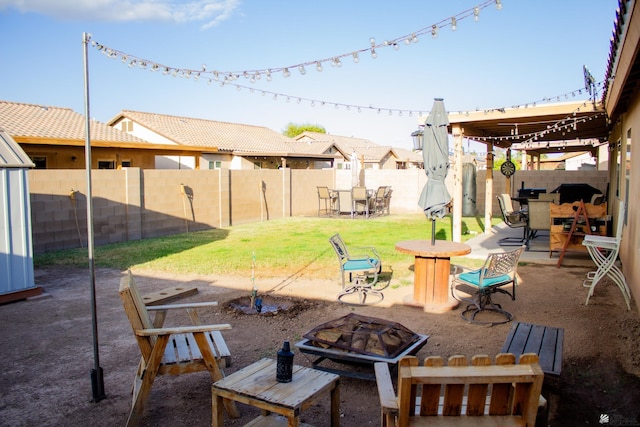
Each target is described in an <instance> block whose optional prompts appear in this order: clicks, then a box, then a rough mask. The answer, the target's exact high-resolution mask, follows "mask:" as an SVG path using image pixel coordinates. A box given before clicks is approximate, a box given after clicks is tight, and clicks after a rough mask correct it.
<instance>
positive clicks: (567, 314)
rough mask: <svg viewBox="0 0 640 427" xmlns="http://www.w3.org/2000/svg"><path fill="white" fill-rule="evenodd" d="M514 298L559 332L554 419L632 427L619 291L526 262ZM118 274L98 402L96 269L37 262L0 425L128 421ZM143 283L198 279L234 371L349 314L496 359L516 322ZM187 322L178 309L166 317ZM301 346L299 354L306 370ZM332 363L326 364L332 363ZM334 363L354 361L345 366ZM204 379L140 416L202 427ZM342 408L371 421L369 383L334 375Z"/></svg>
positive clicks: (106, 283)
mask: <svg viewBox="0 0 640 427" xmlns="http://www.w3.org/2000/svg"><path fill="white" fill-rule="evenodd" d="M519 272H520V275H521V277H522V282H521V285H520V286H519V288H518V295H517V299H516V301H513V302H512V301H510V300H508V298H502V299H501V302H503V303H504V304H503V305H504V307H505V308H506V309H507V310H509V311H511V312H512V313H514V314H515V320H516V321H522V322H530V323H538V324H544V325H549V326H555V327H561V328H564V329H565V341H564V365H563V366H564V368H563V372H562V376H561V378H560V382H559V384H558V385H557V386H555V387H554V386H545V388H544V390H543V395H545V397H546V398H547V399H548V401H549V405H550V413H549V417H548V423H549V425H552V426H572V425H585V424H592V425H593V424H598V423H601V424H602V423H604V418H603V419H601V417H604V416H608V417H609V418H608V420H609V422H608V424H607V425H640V404H638V402H640V352H638V337H639V335H640V317H639V316H638V313H637V311H636V310H635V309H634V308H632V310H631V311H627V310H626V307H625V305H624V302H623V299H622V296H621V294H620V292H619V291H618V289H617V288H616V287H615V286H614V285H612V284H611V283H601V284H599V285H598V286H597V288H596V292H595V295H594V296H593V297H592V299H591V301H590V303H589V305H587V306H585V305H584V300H585V297H586V289H585V288H583V287H582V280H583V278H584V276H585V273H586V272H587V269H586V268H584V267H562V268H556V267H555V266H539V265H526V266H522V267H520V268H519ZM122 274H123V273H122V272H121V271H116V270H110V269H98V270H97V271H96V286H97V305H98V338H99V343H100V344H99V347H98V348H99V365H100V367H102V369H103V370H104V386H105V393H106V398H105V399H104V400H102V401H100V402H97V403H95V402H92V401H91V398H92V392H91V382H90V371H91V369H92V368H93V367H94V351H93V346H92V327H91V305H90V278H89V272H88V271H87V270H77V269H69V268H51V269H47V270H37V271H36V283H37V285H39V286H42V288H43V290H44V294H43V295H42V296H40V297H36V298H31V299H28V300H24V301H17V302H13V303H9V304H5V305H2V306H0V329H1V331H2V335H1V338H0V356H1V357H0V360H2V361H3V368H2V369H1V370H0V425H3V426H81V425H91V426H94V427H97V426H114V425H123V424H124V423H125V421H126V419H127V415H128V412H129V409H130V404H131V402H130V392H131V385H132V381H133V377H134V371H135V369H136V365H137V362H138V359H139V357H140V356H139V351H138V348H137V345H136V343H135V340H134V337H133V335H132V332H131V329H130V326H129V323H128V321H127V319H126V316H125V314H124V311H123V309H122V305H121V302H120V299H119V296H118V285H119V282H120V278H121V276H122ZM134 274H135V276H136V278H137V283H138V284H139V287H140V288H141V290H142V291H143V292H144V293H148V292H152V291H157V290H160V289H164V288H167V287H170V286H175V285H195V286H197V287H198V289H199V293H198V294H197V295H194V296H191V297H188V298H187V299H185V301H208V300H216V301H218V302H219V306H218V307H217V308H215V309H209V310H203V311H202V312H201V318H202V319H203V321H204V322H206V323H230V324H231V325H232V328H233V329H232V330H230V331H226V332H225V333H224V336H225V339H226V341H227V344H228V346H229V348H230V350H231V352H232V366H231V367H230V368H227V369H226V373H227V374H228V373H231V372H234V371H235V370H237V369H240V368H242V367H244V366H247V365H249V364H251V363H253V362H255V361H257V360H258V359H260V358H262V357H275V355H276V352H277V350H278V349H279V348H280V347H281V345H282V342H283V341H284V340H290V341H291V342H292V343H295V342H297V341H298V340H300V339H302V336H303V335H304V334H305V333H306V332H307V331H309V330H310V329H312V328H313V327H315V326H317V325H319V324H320V323H324V322H326V321H329V320H333V319H336V318H338V317H341V316H343V315H346V314H348V313H352V312H353V313H359V314H363V315H367V316H373V317H378V318H384V319H388V320H392V321H396V322H399V323H401V324H402V325H404V326H406V327H407V328H409V329H411V330H413V331H414V332H417V333H420V334H427V335H429V340H428V342H427V344H426V345H425V346H424V347H423V348H422V349H421V350H420V352H419V353H418V357H419V358H420V359H421V360H422V359H423V358H424V357H426V356H429V355H441V356H444V357H448V356H451V355H454V354H463V355H467V356H472V355H474V354H488V355H491V356H495V354H497V353H498V352H499V350H500V348H501V346H502V343H503V342H504V339H505V337H506V336H507V333H508V331H509V329H510V328H511V324H504V325H496V326H494V327H483V326H478V325H472V324H468V323H466V322H464V321H463V320H462V319H461V318H460V309H457V310H454V311H451V312H447V313H444V314H429V313H424V312H423V311H422V310H421V309H417V308H415V307H408V306H406V305H404V304H402V300H403V295H406V294H411V292H412V288H411V286H395V285H394V284H393V282H391V286H389V287H388V288H387V289H385V291H384V292H385V300H384V301H383V303H381V304H378V305H375V306H365V307H353V306H347V305H344V304H341V303H339V302H337V301H336V300H335V296H336V295H337V293H338V291H339V290H340V288H339V284H338V282H337V281H322V280H312V279H306V278H305V277H304V274H298V275H296V276H292V277H286V278H275V279H274V278H270V279H261V278H257V279H256V284H257V286H258V288H259V292H260V293H261V295H265V296H270V297H278V298H281V299H282V300H283V301H284V300H286V301H291V302H292V303H295V304H296V308H295V309H291V310H289V311H287V312H286V313H280V314H278V315H275V316H266V315H248V314H239V313H238V312H236V311H233V310H230V309H229V308H228V303H229V302H230V301H232V300H234V299H237V298H239V297H246V296H247V295H248V294H249V291H250V289H251V281H250V279H248V278H239V277H184V276H182V277H177V276H169V275H166V274H159V273H155V272H149V271H134ZM186 321H187V318H186V316H183V317H178V316H177V315H176V316H173V317H170V318H168V319H167V325H178V324H180V323H185V322H186ZM294 350H295V353H296V354H295V359H294V362H295V363H296V364H299V365H304V366H311V360H310V359H309V358H308V357H310V356H307V355H305V354H302V353H300V352H299V351H298V350H297V349H294ZM328 366H329V365H328ZM336 367H339V368H343V369H351V367H348V366H342V365H338V366H336ZM210 383H211V381H210V377H209V376H208V374H207V373H195V374H188V375H181V376H177V377H169V376H161V377H158V378H157V379H156V382H155V384H154V385H153V388H152V392H151V395H150V399H149V400H148V402H147V405H146V409H145V412H144V419H143V425H147V426H182V425H189V426H207V425H210V423H211V395H210ZM340 396H341V402H340V411H341V417H342V423H341V425H343V426H356V425H357V426H365V425H371V426H376V425H379V424H380V412H379V404H378V399H377V391H376V387H375V383H374V382H372V381H366V380H359V379H354V378H350V377H342V379H341V389H340ZM328 406H329V401H328V397H327V398H323V399H322V400H321V401H320V402H319V403H318V404H317V405H315V406H313V407H311V408H309V409H307V410H305V411H304V412H303V414H302V420H303V421H304V422H307V423H310V424H313V425H316V426H326V425H328ZM239 408H240V411H241V414H242V418H240V419H236V420H229V419H225V425H227V426H239V425H244V424H245V423H246V422H248V421H249V420H250V419H252V418H253V417H254V416H256V415H257V413H258V412H257V410H255V409H253V408H251V407H248V406H244V405H239Z"/></svg>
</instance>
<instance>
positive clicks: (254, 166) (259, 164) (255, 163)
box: [253, 162, 262, 169]
mask: <svg viewBox="0 0 640 427" xmlns="http://www.w3.org/2000/svg"><path fill="white" fill-rule="evenodd" d="M253 168H254V169H262V162H253Z"/></svg>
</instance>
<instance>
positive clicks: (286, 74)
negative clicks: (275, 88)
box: [282, 68, 291, 79]
mask: <svg viewBox="0 0 640 427" xmlns="http://www.w3.org/2000/svg"><path fill="white" fill-rule="evenodd" d="M282 75H283V76H284V78H285V79H286V78H287V77H289V76H290V75H291V73H290V72H289V69H288V68H285V69H284V71H283V72H282Z"/></svg>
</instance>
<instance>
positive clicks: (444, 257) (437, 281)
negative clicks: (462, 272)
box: [396, 240, 471, 313]
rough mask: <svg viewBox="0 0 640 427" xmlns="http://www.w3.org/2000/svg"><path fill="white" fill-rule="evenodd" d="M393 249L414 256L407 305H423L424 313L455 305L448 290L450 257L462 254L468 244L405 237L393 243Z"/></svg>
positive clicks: (445, 309)
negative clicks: (433, 241)
mask: <svg viewBox="0 0 640 427" xmlns="http://www.w3.org/2000/svg"><path fill="white" fill-rule="evenodd" d="M396 250H397V251H398V252H402V253H405V254H410V255H413V256H414V257H415V262H414V272H413V274H414V279H413V300H411V301H407V303H408V304H410V305H417V306H421V307H423V309H424V311H426V312H428V313H444V312H446V311H449V310H452V309H454V308H456V307H457V306H458V301H456V300H455V299H453V298H451V296H450V292H449V274H450V270H451V257H452V256H460V255H466V254H468V253H470V252H471V247H470V246H469V245H465V244H464V243H458V242H451V241H448V240H436V241H435V245H432V244H431V241H430V240H405V241H402V242H398V243H396Z"/></svg>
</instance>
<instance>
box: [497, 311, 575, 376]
mask: <svg viewBox="0 0 640 427" xmlns="http://www.w3.org/2000/svg"><path fill="white" fill-rule="evenodd" d="M563 342H564V329H563V328H554V327H551V326H543V325H535V324H532V323H522V322H515V323H514V324H513V326H512V327H511V330H510V331H509V335H507V339H506V340H505V342H504V344H503V346H502V349H501V350H500V352H501V353H512V354H514V355H515V356H516V357H518V356H520V355H521V354H524V353H535V354H537V355H538V359H539V363H540V367H541V368H542V371H543V372H544V373H545V374H546V375H545V379H548V380H550V381H551V382H552V383H553V384H555V383H557V382H558V381H559V379H560V373H561V372H562V347H563ZM547 382H549V381H547Z"/></svg>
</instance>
